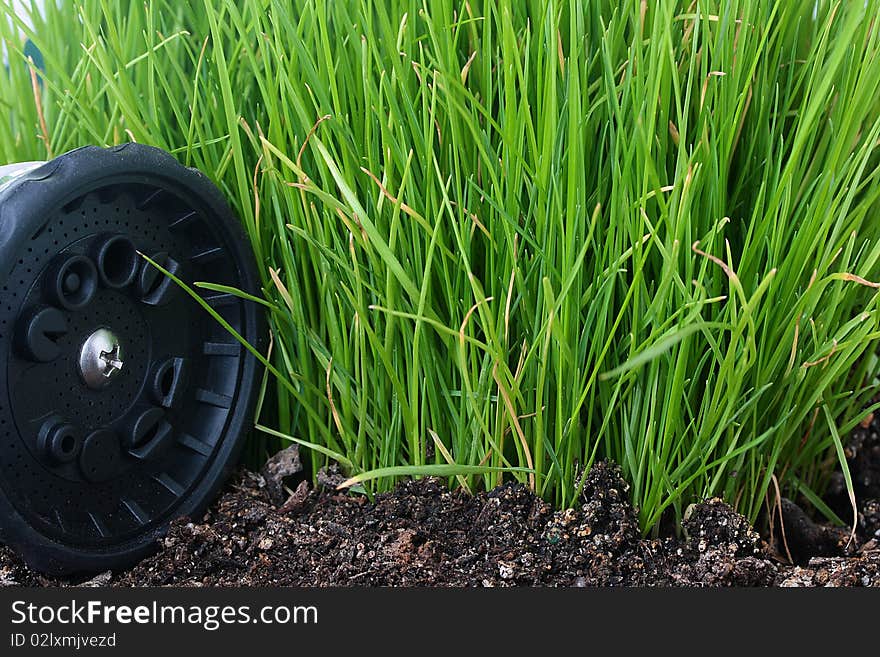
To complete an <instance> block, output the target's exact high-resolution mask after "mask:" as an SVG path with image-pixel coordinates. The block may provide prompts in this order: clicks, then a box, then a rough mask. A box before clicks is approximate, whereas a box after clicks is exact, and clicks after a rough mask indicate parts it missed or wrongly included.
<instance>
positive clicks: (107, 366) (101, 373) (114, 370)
mask: <svg viewBox="0 0 880 657" xmlns="http://www.w3.org/2000/svg"><path fill="white" fill-rule="evenodd" d="M123 360H124V354H123V350H122V346H121V345H120V343H119V338H117V337H116V335H114V333H113V332H112V331H110V330H109V329H106V328H100V329H98V330H97V331H95V332H94V333H92V334H91V335H90V336H89V337H88V338H87V339H86V341H85V342H84V343H83V346H82V349H81V350H80V352H79V372H80V375H81V376H82V379H83V382H85V384H86V385H87V386H88V387H89V388H92V389H93V390H100V389H101V388H103V387H104V386H106V385H107V384H108V383H109V382H110V381H111V380H112V379H113V378H115V377H116V376H117V375H118V374H119V373H120V372H121V371H122V368H123V366H124V362H123Z"/></svg>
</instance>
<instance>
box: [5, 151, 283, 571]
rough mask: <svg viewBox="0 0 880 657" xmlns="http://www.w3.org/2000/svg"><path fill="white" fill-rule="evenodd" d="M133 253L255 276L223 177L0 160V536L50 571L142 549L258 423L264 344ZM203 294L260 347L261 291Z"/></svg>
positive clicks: (199, 274)
mask: <svg viewBox="0 0 880 657" xmlns="http://www.w3.org/2000/svg"><path fill="white" fill-rule="evenodd" d="M139 252H140V253H143V254H145V255H147V256H148V257H150V258H151V259H152V260H154V261H155V262H157V263H158V264H160V265H161V266H162V267H163V268H164V269H166V270H168V271H170V272H172V273H174V274H175V275H177V276H179V277H181V278H182V279H183V280H185V281H190V282H192V281H197V280H203V281H210V282H212V283H218V284H220V285H225V286H229V287H234V288H238V289H240V290H243V291H245V292H249V293H251V294H256V293H257V292H258V290H259V284H258V280H259V278H258V276H257V270H256V265H255V262H254V257H253V254H252V252H251V250H250V247H249V245H248V242H247V239H246V236H245V234H244V232H243V230H242V228H241V225H240V224H239V222H238V220H237V219H236V217H235V216H234V214H233V213H232V211H231V210H230V208H229V206H228V205H227V203H226V201H225V200H224V199H223V197H222V195H221V194H220V192H219V191H218V190H217V188H216V187H215V186H214V185H213V184H212V183H211V182H210V181H209V180H208V179H207V178H206V177H205V176H204V175H203V174H201V173H200V172H198V171H196V170H194V169H188V168H186V167H184V166H182V165H181V164H179V163H178V162H177V161H176V160H175V159H174V158H172V157H171V156H170V155H169V154H167V153H165V152H164V151H161V150H159V149H156V148H152V147H148V146H142V145H138V144H126V145H123V146H118V147H115V148H110V149H102V148H97V147H86V148H80V149H77V150H75V151H71V152H69V153H66V154H64V155H61V156H60V157H57V158H55V159H54V160H52V161H50V162H46V163H26V164H17V165H9V166H5V167H0V374H2V377H0V540H2V541H3V542H4V543H6V544H8V545H9V546H11V547H13V548H14V549H16V550H17V551H19V552H20V553H21V555H22V556H23V557H24V559H25V560H26V561H27V562H28V563H29V564H30V565H31V566H33V567H34V568H37V569H38V570H42V571H44V572H47V573H51V574H55V575H64V574H72V573H84V572H96V571H101V570H107V569H116V568H120V567H123V566H126V565H129V564H131V563H132V562H133V561H136V560H137V559H139V558H141V557H143V556H145V555H146V554H147V553H149V551H150V550H151V549H152V548H153V547H154V546H155V544H156V539H157V538H158V537H159V536H161V535H162V533H163V532H164V531H165V530H166V529H167V526H168V523H169V522H170V521H171V520H172V519H174V518H176V517H179V516H193V515H197V514H199V513H200V512H201V511H202V510H204V508H205V506H206V505H207V504H208V503H209V502H210V501H211V499H212V498H213V497H214V495H215V494H216V493H217V492H218V489H219V487H220V486H221V485H222V483H223V480H224V479H225V477H226V475H227V474H228V473H229V471H230V469H231V468H232V467H233V466H234V465H235V462H236V460H237V457H238V455H239V452H240V449H241V446H242V441H243V438H244V437H245V435H246V432H247V429H248V428H249V427H250V426H252V423H253V414H254V406H255V403H256V399H257V393H258V385H259V381H258V375H259V373H260V369H259V364H258V362H257V360H256V358H254V356H253V355H252V354H251V353H250V352H249V351H247V350H246V349H245V348H244V347H242V346H241V344H240V343H238V342H237V341H236V340H235V339H234V338H233V337H232V336H231V335H230V334H229V333H228V332H227V331H226V330H225V329H224V328H223V327H222V326H220V324H219V323H218V322H217V321H216V320H215V319H214V318H212V317H211V316H210V314H209V313H207V312H205V310H204V309H203V308H201V307H199V305H198V304H197V303H196V302H195V300H193V299H192V298H191V297H189V296H188V295H187V294H186V292H185V291H184V290H182V289H181V288H180V287H179V286H178V285H176V284H175V283H174V282H173V281H171V280H170V279H169V278H167V277H166V276H164V275H163V274H162V273H160V272H159V271H158V270H157V269H156V268H155V267H153V266H152V265H151V264H149V263H148V262H147V261H146V260H144V259H143V258H142V257H140V255H139ZM199 293H200V294H202V295H203V298H204V299H205V301H206V302H207V303H208V304H209V305H210V306H211V307H212V308H213V309H215V310H216V311H217V312H218V313H219V314H220V315H221V316H222V317H223V318H224V319H225V320H226V321H227V322H229V324H230V325H231V326H232V327H233V328H234V329H235V330H236V331H238V333H240V334H241V335H242V336H243V337H244V338H245V339H246V340H247V341H248V342H250V343H251V344H252V345H254V346H255V347H256V348H257V349H263V348H264V346H265V341H266V328H265V324H264V319H263V316H262V313H261V312H260V311H259V308H258V307H256V304H254V303H252V302H248V301H245V300H243V299H241V298H240V297H238V296H236V295H233V294H226V293H218V292H205V291H200V292H199Z"/></svg>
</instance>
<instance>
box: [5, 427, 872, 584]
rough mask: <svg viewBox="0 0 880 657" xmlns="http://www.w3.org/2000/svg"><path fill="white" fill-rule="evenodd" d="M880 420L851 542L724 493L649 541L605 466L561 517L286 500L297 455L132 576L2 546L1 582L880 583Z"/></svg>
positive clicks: (412, 492) (852, 452)
mask: <svg viewBox="0 0 880 657" xmlns="http://www.w3.org/2000/svg"><path fill="white" fill-rule="evenodd" d="M878 424H880V423H878V421H876V420H874V421H872V422H870V423H867V422H866V423H865V425H864V426H863V427H861V428H859V429H858V430H857V431H856V432H855V435H854V436H853V438H852V442H851V444H850V447H849V452H848V455H849V457H850V463H851V465H852V467H853V471H854V476H855V479H856V485H857V486H858V492H859V499H860V501H861V508H860V510H861V514H860V518H859V523H858V528H857V529H858V531H857V535H856V537H855V539H854V540H852V541H850V540H849V538H850V537H849V531H847V530H840V529H837V528H831V527H826V526H822V525H818V524H816V523H814V522H813V521H812V520H811V519H810V518H809V517H808V516H807V515H806V514H805V513H804V512H803V511H801V509H800V508H799V507H798V506H797V505H796V504H795V503H794V502H790V501H787V500H786V501H784V502H783V503H782V504H781V507H782V513H783V520H784V524H785V537H786V540H785V543H782V541H779V540H778V539H777V540H776V541H774V543H779V544H778V545H777V544H774V545H770V544H768V542H767V541H765V540H763V539H762V538H761V536H759V535H758V533H757V532H756V531H755V530H754V529H753V528H752V527H751V526H750V525H749V523H748V522H747V521H746V520H745V518H743V517H742V516H740V515H739V514H737V513H736V512H735V511H733V509H731V508H730V507H729V506H727V505H726V504H724V503H723V502H722V501H721V500H718V499H711V500H708V501H706V502H704V503H702V504H698V505H694V506H693V507H691V508H690V509H689V512H688V513H687V514H686V519H685V520H684V522H683V523H682V530H683V531H682V532H681V533H682V537H681V538H674V537H668V538H659V539H643V538H642V537H641V536H640V533H639V529H638V522H637V517H636V512H635V510H634V509H633V507H632V505H631V504H630V501H629V497H628V490H629V486H628V485H627V483H626V482H625V481H623V479H622V478H621V476H620V472H619V469H618V468H617V467H616V466H614V465H613V464H609V463H599V464H597V465H596V466H595V467H594V468H593V469H592V471H591V472H590V473H589V475H588V478H587V482H586V485H585V487H584V494H583V498H582V504H581V505H580V506H579V507H578V508H575V509H570V510H567V511H554V510H553V509H552V508H551V507H550V506H548V505H547V504H546V503H545V502H543V501H542V500H540V499H538V498H536V497H535V496H534V495H532V494H531V493H530V492H528V491H527V490H526V489H525V488H523V487H522V486H519V485H513V484H508V485H504V486H501V487H500V488H497V489H495V490H492V491H489V492H487V493H480V494H477V495H474V496H468V495H466V494H465V493H463V492H461V491H452V492H451V491H449V490H448V489H447V488H446V487H445V486H444V485H443V484H442V483H441V482H440V481H438V480H435V479H424V480H421V481H416V482H410V483H407V484H404V485H401V486H400V487H399V488H397V490H395V491H394V492H393V493H388V494H384V495H380V496H378V497H377V498H376V500H375V503H370V502H369V501H368V500H367V499H366V498H364V497H362V496H354V495H350V494H346V493H337V492H336V491H335V486H334V483H335V482H336V480H337V477H336V476H334V473H332V472H329V473H325V474H324V476H323V477H321V481H322V482H323V486H321V485H319V487H318V489H317V490H315V489H311V488H310V487H309V486H308V484H306V483H305V482H300V483H299V486H298V487H296V488H295V489H293V490H291V488H288V487H285V486H282V482H286V483H290V481H291V480H290V475H292V474H294V473H295V472H296V471H297V470H298V469H299V460H298V457H297V455H296V452H295V451H288V452H286V453H283V454H282V455H280V456H279V457H277V458H276V459H273V462H272V463H270V464H269V465H268V466H267V468H265V469H264V470H263V472H262V473H261V474H255V473H250V472H241V473H240V474H239V475H237V476H236V477H235V479H234V481H233V482H231V484H230V485H229V486H228V487H227V490H226V492H225V493H224V494H223V496H222V497H221V498H220V499H219V500H218V501H217V502H216V503H215V504H214V506H213V507H211V509H210V510H209V511H208V513H207V514H206V515H205V517H204V518H201V519H199V521H198V522H190V521H189V520H187V519H181V520H178V521H176V522H175V523H173V525H172V526H171V529H170V531H169V533H168V535H167V537H166V538H165V539H163V540H162V541H161V543H160V549H159V551H158V552H157V554H156V555H154V556H152V557H150V558H148V559H146V560H144V561H143V562H141V563H140V564H138V565H137V566H135V567H134V568H132V569H131V570H129V571H127V572H123V573H117V574H111V573H105V574H103V575H99V576H98V577H96V578H94V579H92V580H89V581H87V582H58V581H52V580H47V579H45V578H43V577H42V576H40V575H38V574H35V573H34V572H32V571H30V570H29V569H28V568H27V567H26V566H24V565H22V563H21V562H20V561H19V560H18V559H17V557H16V556H15V555H13V554H12V553H11V552H10V551H9V550H7V549H5V548H2V547H0V585H4V584H5V585H12V584H20V585H30V586H45V585H59V584H80V585H86V586H89V585H91V586H97V585H113V586H165V585H184V586H218V585H219V586H251V585H256V586H279V585H294V586H376V585H391V586H534V585H542V586H543V585H550V586H556V585H558V586H880V434H878V428H880V426H878ZM835 494H836V495H838V496H839V494H840V491H839V490H837V491H832V496H831V498H830V499H831V501H832V502H834V495H835ZM838 501H839V500H838ZM844 517H846V516H844ZM774 533H775V535H777V536H779V535H780V534H781V531H780V528H779V526H778V523H777V527H776V531H775V532H774ZM788 554H791V556H792V557H793V558H794V559H795V560H796V561H799V562H800V565H792V564H791V563H790V562H788V560H787V555H788ZM782 555H786V556H785V557H783V556H782Z"/></svg>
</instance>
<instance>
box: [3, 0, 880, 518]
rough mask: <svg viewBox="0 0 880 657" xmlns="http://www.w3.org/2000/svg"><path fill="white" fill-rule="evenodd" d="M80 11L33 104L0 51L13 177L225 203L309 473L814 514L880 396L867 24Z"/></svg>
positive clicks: (59, 38) (803, 5)
mask: <svg viewBox="0 0 880 657" xmlns="http://www.w3.org/2000/svg"><path fill="white" fill-rule="evenodd" d="M49 4H50V5H52V3H49ZM61 4H62V6H61V8H51V9H50V11H49V12H48V15H47V16H46V17H45V20H43V19H40V18H37V19H36V21H35V22H36V27H35V29H34V31H33V32H29V34H30V36H31V38H32V39H33V41H34V42H35V43H36V44H37V45H38V46H39V48H40V49H41V50H42V52H43V54H44V56H45V61H46V73H45V74H43V73H37V74H36V75H38V76H39V78H40V79H41V80H42V82H41V83H40V84H37V85H36V86H35V85H34V84H33V80H32V76H31V70H30V69H29V67H28V66H27V65H26V64H25V63H23V62H22V60H21V58H22V53H21V50H22V40H21V37H20V35H19V31H20V30H22V29H23V27H24V26H23V25H20V24H17V25H13V24H12V21H13V19H12V17H11V16H8V15H7V18H6V20H5V21H0V23H3V25H2V26H0V33H2V35H3V37H2V38H3V39H4V40H5V42H6V44H7V48H8V49H9V53H10V66H9V70H8V73H6V74H0V106H2V111H3V114H4V115H5V116H7V117H11V119H9V118H7V119H6V120H4V121H0V158H2V160H4V161H18V160H23V159H44V158H46V157H48V156H51V155H54V154H57V153H60V152H63V151H64V150H66V149H70V148H73V147H76V146H79V145H82V144H85V143H97V144H113V143H117V142H120V141H126V140H129V139H134V140H136V141H139V142H144V143H150V144H154V145H156V146H161V147H163V148H166V149H168V150H171V151H172V152H173V153H175V154H176V156H177V157H178V158H179V159H180V160H181V161H183V162H185V163H186V164H189V165H192V166H197V167H199V168H201V169H203V170H204V171H205V172H207V173H208V175H209V176H210V177H211V178H212V179H213V180H215V181H216V182H217V183H218V184H219V185H221V187H222V188H223V190H224V191H225V193H226V194H227V196H228V198H229V199H230V201H231V203H232V204H233V206H234V207H235V208H236V210H237V211H238V213H239V215H240V216H241V219H242V221H243V222H244V225H245V226H246V228H247V231H248V233H249V235H250V238H251V240H252V242H253V245H254V249H255V252H256V255H257V259H258V261H259V262H260V265H261V270H262V275H263V287H264V294H265V298H266V300H267V301H268V302H269V306H270V308H269V313H270V316H271V322H272V328H273V334H274V341H273V348H272V353H271V362H272V364H273V368H274V369H275V370H276V371H277V373H278V374H279V375H280V379H273V380H272V381H271V383H270V385H271V386H272V389H273V392H274V394H273V395H272V397H273V399H274V398H277V416H276V417H272V418H267V419H266V422H267V423H268V424H270V425H271V427H270V428H271V432H272V434H273V435H275V436H277V435H282V436H290V437H292V438H293V439H295V440H296V441H297V442H300V443H301V444H305V445H307V446H314V447H315V449H314V450H313V451H312V455H313V458H312V459H311V465H312V467H313V468H315V469H317V468H319V467H321V466H322V465H324V464H325V463H326V462H327V461H328V460H332V457H333V456H334V455H335V457H336V458H337V459H338V460H340V461H341V462H342V463H343V465H344V466H345V469H346V471H347V473H348V474H349V475H351V476H358V478H359V481H366V482H367V486H369V487H372V489H386V488H388V487H389V486H391V485H392V484H393V482H394V479H395V477H398V476H401V475H411V474H428V473H433V474H440V475H442V476H448V477H449V478H450V482H451V483H457V484H460V485H463V486H466V487H468V488H469V489H474V488H478V487H481V486H485V487H491V486H494V485H495V484H497V483H499V482H500V481H501V480H502V479H505V478H508V479H509V478H516V479H518V480H520V481H522V482H524V483H525V484H527V485H529V486H531V487H533V488H534V489H535V490H537V491H538V492H539V493H540V494H541V495H543V496H544V497H546V498H547V499H550V500H552V501H553V502H554V503H556V504H558V505H570V504H573V503H575V501H576V495H577V492H578V483H579V481H581V475H582V474H583V472H584V470H585V469H586V468H588V467H589V465H590V463H592V462H593V460H595V459H597V458H606V457H607V458H611V459H614V460H615V461H616V462H618V463H619V464H620V465H621V466H622V468H623V471H624V473H625V475H626V477H627V478H628V479H629V481H631V482H632V485H633V488H632V495H633V497H634V501H635V503H636V504H637V505H638V506H639V509H640V515H641V521H642V524H643V527H644V528H645V530H646V531H648V530H650V529H651V528H652V527H655V526H656V524H657V523H658V521H659V520H660V518H661V516H663V515H664V514H671V515H672V516H674V517H676V518H677V517H680V516H681V514H682V513H683V511H684V508H685V507H686V505H687V504H689V503H690V502H692V501H694V500H696V499H698V498H701V497H703V496H706V495H721V496H723V497H725V498H726V499H727V500H729V501H731V502H733V503H735V504H736V505H737V506H738V507H739V509H740V510H741V511H743V512H744V513H745V514H747V515H748V516H749V517H750V518H752V519H755V518H756V517H757V516H758V514H759V513H760V511H761V509H762V508H764V507H765V505H766V503H767V500H768V499H769V498H770V496H771V491H774V490H775V487H774V486H773V479H774V477H775V478H776V479H777V480H778V482H779V484H780V485H781V487H782V490H783V492H784V493H787V494H789V495H794V494H795V493H796V492H797V491H800V492H801V493H802V494H803V495H804V496H805V497H806V498H807V499H813V500H818V499H819V498H818V496H819V495H821V493H822V490H823V487H824V486H825V484H826V483H827V479H828V477H829V475H830V473H831V471H832V470H833V469H834V468H835V467H837V464H838V461H839V454H842V446H841V445H840V440H841V436H842V437H843V438H844V439H845V436H846V433H847V432H848V431H849V429H851V428H852V427H853V426H854V425H855V423H856V422H858V421H859V419H860V418H861V417H862V416H863V414H864V408H865V406H866V404H867V403H868V402H869V400H870V399H871V398H872V397H873V396H874V395H875V394H876V392H877V390H876V388H877V380H876V378H875V376H876V374H877V371H878V363H877V358H876V356H875V350H876V339H877V338H878V336H880V308H878V289H877V288H878V286H877V285H876V284H875V283H873V282H872V281H876V280H878V279H880V267H878V258H880V184H878V180H880V30H878V22H877V18H878V14H880V0H868V2H867V3H863V2H862V1H861V0H859V1H854V2H842V3H831V2H827V1H825V0H820V1H819V2H817V3H815V6H814V3H813V2H794V1H792V2H789V1H787V0H781V1H776V2H774V1H770V0H768V1H759V0H732V1H730V2H696V1H695V2H690V1H687V2H673V1H671V0H661V1H658V2H647V3H640V2H638V1H635V0H621V1H615V2H611V1H605V0H594V1H591V2H578V1H574V0H572V1H571V2H553V1H552V0H540V1H529V2H506V1H504V0H468V1H460V2H451V1H450V0H438V1H436V2H434V1H432V2H430V3H427V2H424V3H422V2H416V1H409V0H389V1H386V0H375V1H373V0H347V1H335V2H331V1H330V0H314V1H312V2H304V1H302V0H298V1H293V2H291V1H290V0H247V1H244V0H212V1H207V2H204V4H202V3H198V2H194V3H191V4H190V3H180V2H176V1H172V0H153V1H152V2H147V3H146V5H145V4H144V3H142V2H130V3H126V2H110V1H109V0H103V1H100V0H85V1H81V2H64V3H61ZM2 11H3V10H2V9H0V12H2ZM35 90H36V91H38V92H39V100H38V101H37V100H36V99H35ZM38 106H39V107H40V108H41V112H38V111H37V108H38ZM273 440H274V439H273ZM453 464H454V467H453ZM774 494H775V493H774Z"/></svg>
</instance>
